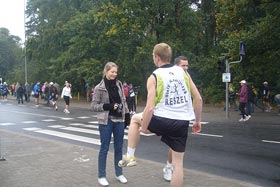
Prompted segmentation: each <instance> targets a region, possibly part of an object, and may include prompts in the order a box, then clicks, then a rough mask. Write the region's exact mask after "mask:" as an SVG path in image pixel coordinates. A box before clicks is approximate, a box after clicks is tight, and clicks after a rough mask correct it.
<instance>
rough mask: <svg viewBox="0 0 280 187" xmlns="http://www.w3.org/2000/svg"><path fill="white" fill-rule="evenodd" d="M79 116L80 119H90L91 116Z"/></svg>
mask: <svg viewBox="0 0 280 187" xmlns="http://www.w3.org/2000/svg"><path fill="white" fill-rule="evenodd" d="M77 118H79V119H88V118H90V117H88V116H81V117H77Z"/></svg>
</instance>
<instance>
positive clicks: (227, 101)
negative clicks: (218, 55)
mask: <svg viewBox="0 0 280 187" xmlns="http://www.w3.org/2000/svg"><path fill="white" fill-rule="evenodd" d="M226 73H230V65H229V62H228V58H226ZM228 85H229V83H228V82H226V118H227V119H228V118H229V95H228V93H229V91H228Z"/></svg>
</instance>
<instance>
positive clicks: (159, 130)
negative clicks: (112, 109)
mask: <svg viewBox="0 0 280 187" xmlns="http://www.w3.org/2000/svg"><path fill="white" fill-rule="evenodd" d="M171 56H172V50H171V48H170V46H169V45H168V44H165V43H160V44H157V45H155V47H154V50H153V60H154V64H155V65H156V66H157V67H158V69H156V70H155V71H154V72H153V74H152V75H151V76H150V77H149V78H148V80H147V90H148V95H147V103H146V107H145V109H144V111H143V113H140V114H135V115H133V116H132V119H131V123H130V126H129V132H128V148H127V154H126V155H125V156H124V158H123V160H121V161H120V162H119V166H120V167H124V166H135V165H136V164H137V162H136V160H135V156H134V153H135V150H136V146H137V143H138V141H139V139H140V132H142V133H151V132H153V133H156V134H157V135H158V136H161V141H163V142H164V143H165V144H167V145H168V146H169V147H170V148H171V150H172V151H171V152H172V166H173V168H174V169H173V174H172V179H171V182H170V186H172V187H183V186H184V185H183V176H184V174H183V158H184V153H185V146H186V141H187V136H188V127H189V121H190V120H192V119H194V118H195V122H194V124H193V127H192V131H193V132H194V133H198V132H200V131H201V123H200V121H201V111H202V98H201V96H200V94H199V92H198V90H197V88H196V86H195V84H194V83H193V81H192V79H191V77H190V76H189V75H188V74H186V73H185V72H184V71H183V69H182V68H179V67H178V66H173V65H171V64H170V59H171ZM191 97H192V98H193V100H194V106H193V105H192V98H191ZM193 110H194V111H193Z"/></svg>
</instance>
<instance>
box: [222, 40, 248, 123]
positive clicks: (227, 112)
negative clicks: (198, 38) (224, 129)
mask: <svg viewBox="0 0 280 187" xmlns="http://www.w3.org/2000/svg"><path fill="white" fill-rule="evenodd" d="M239 54H240V60H239V61H233V62H229V61H228V54H227V53H222V55H223V56H225V59H226V73H228V74H229V77H230V65H231V64H236V63H239V62H241V61H242V57H243V56H245V45H244V44H243V42H240V44H239ZM229 82H230V81H226V118H227V119H228V118H229V90H228V87H229Z"/></svg>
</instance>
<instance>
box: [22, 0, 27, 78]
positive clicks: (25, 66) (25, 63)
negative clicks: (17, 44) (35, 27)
mask: <svg viewBox="0 0 280 187" xmlns="http://www.w3.org/2000/svg"><path fill="white" fill-rule="evenodd" d="M25 3H26V0H24V12H23V13H24V77H25V82H27V59H26V27H25V21H26V20H25V8H26V4H25Z"/></svg>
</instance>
